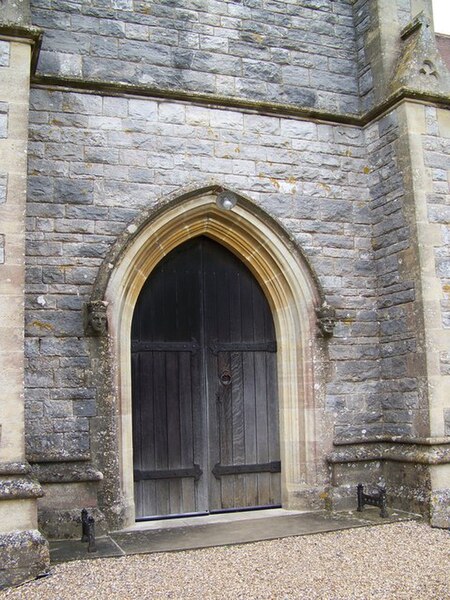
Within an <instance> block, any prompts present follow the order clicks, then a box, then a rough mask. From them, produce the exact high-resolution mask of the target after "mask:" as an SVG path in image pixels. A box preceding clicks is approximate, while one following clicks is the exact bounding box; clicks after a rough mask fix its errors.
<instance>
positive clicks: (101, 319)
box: [85, 300, 108, 337]
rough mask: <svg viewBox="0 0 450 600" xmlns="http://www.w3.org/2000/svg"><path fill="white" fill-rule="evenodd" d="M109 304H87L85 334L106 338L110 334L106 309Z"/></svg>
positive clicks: (103, 302) (97, 301)
mask: <svg viewBox="0 0 450 600" xmlns="http://www.w3.org/2000/svg"><path fill="white" fill-rule="evenodd" d="M107 307H108V303H107V302H105V301H104V300H94V301H93V302H86V305H85V332H86V334H87V335H95V336H99V337H101V336H104V335H106V334H107V333H108V317H107V314H106V309H107Z"/></svg>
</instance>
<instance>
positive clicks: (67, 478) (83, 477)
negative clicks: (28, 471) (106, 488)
mask: <svg viewBox="0 0 450 600" xmlns="http://www.w3.org/2000/svg"><path fill="white" fill-rule="evenodd" d="M32 472H33V475H34V476H35V477H36V478H37V479H38V480H39V482H40V483H72V482H82V481H101V480H102V479H103V474H102V473H101V472H100V471H98V470H97V469H95V468H94V467H93V466H92V465H87V464H83V463H81V464H77V463H70V462H68V463H64V462H57V463H47V464H34V465H33V468H32Z"/></svg>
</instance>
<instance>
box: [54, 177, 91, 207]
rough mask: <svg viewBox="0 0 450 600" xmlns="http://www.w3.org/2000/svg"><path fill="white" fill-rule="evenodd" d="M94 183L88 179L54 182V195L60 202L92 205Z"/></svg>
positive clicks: (58, 180) (57, 179) (56, 180)
mask: <svg viewBox="0 0 450 600" xmlns="http://www.w3.org/2000/svg"><path fill="white" fill-rule="evenodd" d="M93 193H94V182H93V181H91V180H86V179H60V178H56V179H55V181H54V194H55V198H56V199H57V200H58V202H67V203H70V204H92V203H93Z"/></svg>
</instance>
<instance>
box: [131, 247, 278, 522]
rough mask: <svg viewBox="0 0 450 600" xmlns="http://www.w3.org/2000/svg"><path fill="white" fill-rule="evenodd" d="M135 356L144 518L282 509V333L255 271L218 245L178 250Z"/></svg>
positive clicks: (154, 283) (139, 308)
mask: <svg viewBox="0 0 450 600" xmlns="http://www.w3.org/2000/svg"><path fill="white" fill-rule="evenodd" d="M131 351H132V386H133V453H134V482H135V483H134V486H135V490H134V491H135V503H136V518H138V519H145V518H147V517H154V516H160V515H176V514H186V513H204V512H214V511H221V510H226V509H234V508H236V509H238V508H245V507H258V506H273V505H278V504H279V503H280V454H279V431H278V403H277V376H276V340H275V332H274V326H273V319H272V315H271V311H270V308H269V305H268V303H267V300H266V298H265V296H264V294H263V292H262V290H261V288H260V286H259V284H258V283H257V281H256V280H255V278H254V277H253V275H252V274H251V272H250V271H249V270H248V269H247V268H246V267H245V265H244V264H243V263H242V262H241V261H240V260H239V259H238V258H236V257H235V256H234V255H233V254H232V253H231V252H229V251H228V250H227V249H225V248H224V247H223V246H221V245H219V244H217V243H216V242H213V241H212V240H210V239H209V238H207V237H198V238H194V239H193V240H190V241H189V242H186V243H184V244H183V245H181V246H179V247H177V248H176V249H175V250H173V251H172V252H171V253H170V254H168V255H167V256H166V257H165V259H163V260H162V261H161V263H160V264H159V265H158V267H157V268H156V269H155V270H154V272H153V273H152V274H151V275H150V277H149V279H148V280H147V282H146V283H145V285H144V287H143V289H142V291H141V294H140V296H139V299H138V302H137V305H136V309H135V313H134V316H133V324H132V341H131Z"/></svg>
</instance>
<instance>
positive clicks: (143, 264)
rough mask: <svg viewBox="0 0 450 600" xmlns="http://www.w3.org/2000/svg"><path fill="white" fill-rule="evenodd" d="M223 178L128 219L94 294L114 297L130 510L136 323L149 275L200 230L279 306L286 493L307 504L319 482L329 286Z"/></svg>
mask: <svg viewBox="0 0 450 600" xmlns="http://www.w3.org/2000/svg"><path fill="white" fill-rule="evenodd" d="M222 189H223V188H219V187H218V186H215V185H212V186H209V187H207V188H202V189H200V190H199V189H197V190H193V191H188V192H186V193H185V194H182V195H180V196H178V197H177V198H175V199H173V200H171V201H169V202H167V203H165V204H164V206H163V207H162V208H160V209H158V210H156V211H153V212H150V213H149V214H147V215H143V216H141V217H140V218H139V219H138V220H137V221H136V222H135V223H133V224H132V225H130V226H129V227H128V228H127V231H126V232H124V234H123V236H121V238H120V239H119V240H118V243H117V244H116V245H115V247H114V248H112V250H111V252H110V253H109V255H108V256H107V257H106V259H105V261H104V263H103V265H102V267H101V268H100V271H99V276H98V278H97V283H96V286H95V288H94V292H93V295H92V299H93V300H99V299H102V300H105V301H106V302H107V303H108V322H109V336H110V349H111V352H112V364H114V365H116V366H117V368H116V369H115V376H116V382H115V383H116V390H117V396H118V397H117V403H118V405H117V412H118V415H119V423H118V429H119V454H120V456H119V463H120V471H121V486H122V494H123V498H124V500H125V505H126V506H127V507H128V510H127V513H128V517H127V518H126V520H128V522H131V521H133V520H134V515H133V507H134V499H133V457H132V425H131V372H130V330H131V322H132V317H133V312H134V307H135V304H136V301H137V299H138V296H139V293H140V291H141V289H142V286H143V285H144V283H145V282H146V280H147V278H148V276H149V275H150V273H151V272H152V271H153V269H154V268H155V267H156V265H157V264H158V263H159V262H160V261H161V259H162V258H163V257H164V256H166V255H167V254H168V253H169V252H170V251H171V250H173V249H174V248H175V247H177V246H178V245H180V244H182V243H183V242H185V241H187V240H189V239H191V238H193V237H197V236H200V235H204V236H207V237H210V238H211V239H213V240H214V241H216V242H218V243H220V244H222V245H223V246H225V247H226V248H228V249H229V250H230V251H231V252H233V253H234V254H235V255H236V256H237V257H238V258H239V259H240V260H241V261H242V262H243V263H244V264H245V265H246V266H247V267H248V268H249V269H250V271H251V272H252V273H253V275H254V276H255V278H256V279H257V280H258V282H259V284H260V285H261V287H262V289H263V291H264V293H265V295H266V297H267V300H268V302H269V305H270V307H271V310H272V314H273V318H274V323H275V329H276V336H277V340H278V358H277V363H278V364H277V368H278V377H279V384H278V385H279V410H280V443H281V461H282V481H281V487H282V503H283V506H284V507H288V508H299V507H301V505H302V498H303V497H304V495H305V493H304V492H306V495H308V490H311V488H313V487H315V486H316V484H317V481H316V480H317V470H318V465H319V462H323V456H320V457H319V456H317V455H316V453H317V444H316V441H317V439H316V429H317V427H316V416H315V415H316V412H317V411H316V410H315V404H316V403H315V390H314V387H315V386H314V370H315V364H316V363H317V362H318V348H317V344H316V316H315V308H316V307H317V306H318V305H319V304H320V301H321V293H320V289H319V286H318V284H317V282H316V280H315V277H314V275H313V273H312V270H311V268H310V267H309V265H308V263H307V261H306V260H305V258H304V257H303V256H302V254H301V252H300V251H299V249H298V248H297V247H296V245H295V243H294V242H293V240H292V239H291V238H290V237H289V235H288V234H287V233H286V231H285V230H284V229H283V228H282V227H281V226H280V225H279V224H278V223H277V222H276V221H275V220H274V219H272V218H271V217H269V216H268V215H267V214H265V213H264V212H263V211H262V210H261V209H260V208H258V207H256V206H255V205H254V204H253V203H252V202H251V201H250V200H248V199H247V198H245V197H244V196H242V195H240V194H238V202H237V205H236V206H235V207H234V208H233V210H231V211H224V210H221V209H219V208H218V207H217V205H216V196H217V192H218V191H219V190H222Z"/></svg>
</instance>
